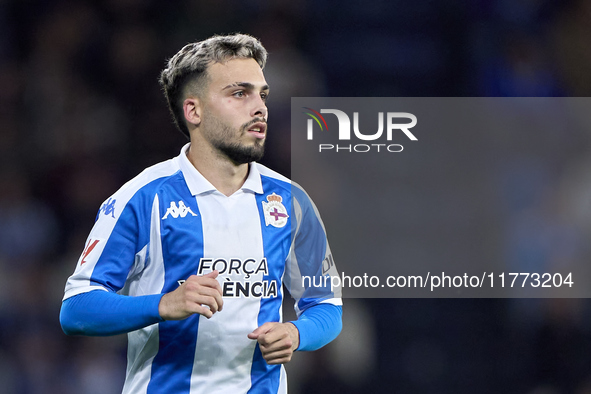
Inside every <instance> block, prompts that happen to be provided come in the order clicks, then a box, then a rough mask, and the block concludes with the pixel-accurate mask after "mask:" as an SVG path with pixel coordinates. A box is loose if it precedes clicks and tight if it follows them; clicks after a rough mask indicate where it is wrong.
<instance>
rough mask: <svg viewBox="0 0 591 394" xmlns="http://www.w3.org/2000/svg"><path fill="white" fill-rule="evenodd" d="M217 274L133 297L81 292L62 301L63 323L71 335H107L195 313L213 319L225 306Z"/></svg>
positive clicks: (193, 278)
mask: <svg viewBox="0 0 591 394" xmlns="http://www.w3.org/2000/svg"><path fill="white" fill-rule="evenodd" d="M217 275H218V272H217V271H213V272H210V273H208V274H207V275H204V276H196V275H193V276H191V277H189V278H188V279H187V280H186V281H185V283H183V284H182V285H181V286H179V288H178V289H176V290H174V291H172V292H170V293H167V294H154V295H146V296H138V297H131V296H124V295H120V294H117V293H112V292H108V291H102V290H93V291H90V292H87V293H82V294H78V295H75V296H73V297H70V298H68V299H66V300H64V302H63V303H62V308H61V311H60V323H61V325H62V329H63V330H64V332H65V333H66V334H68V335H90V336H108V335H117V334H123V333H127V332H130V331H135V330H138V329H140V328H143V327H146V326H149V325H152V324H154V323H159V322H162V321H164V320H181V319H185V318H187V317H188V316H190V315H192V314H194V313H199V314H202V315H204V316H205V317H207V318H210V317H211V316H213V314H214V313H216V312H218V311H221V310H222V307H223V300H222V291H221V287H220V285H219V283H218V281H217V280H216V279H215V278H216V277H217Z"/></svg>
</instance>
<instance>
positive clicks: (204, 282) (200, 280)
mask: <svg viewBox="0 0 591 394" xmlns="http://www.w3.org/2000/svg"><path fill="white" fill-rule="evenodd" d="M218 275H219V272H218V271H213V272H210V273H208V274H206V275H203V276H197V275H191V276H190V277H189V278H188V279H187V280H186V281H185V283H183V284H182V285H180V286H179V288H178V289H176V290H174V291H171V292H170V293H167V294H165V295H164V296H162V298H161V299H160V304H159V305H158V313H160V317H161V318H163V319H164V320H183V319H186V318H187V317H189V316H191V315H193V314H195V313H198V314H200V315H203V316H205V317H207V318H208V319H209V318H210V317H212V316H213V314H214V313H216V312H218V311H221V310H222V307H223V305H224V301H223V300H222V288H221V287H220V284H219V283H218V281H217V280H216V278H217V277H218Z"/></svg>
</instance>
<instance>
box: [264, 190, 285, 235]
mask: <svg viewBox="0 0 591 394" xmlns="http://www.w3.org/2000/svg"><path fill="white" fill-rule="evenodd" d="M282 201H283V198H282V197H281V196H280V195H277V194H275V193H272V194H270V195H268V196H267V202H265V201H263V202H262V204H263V211H264V214H265V225H266V226H269V225H271V226H273V227H277V228H281V227H284V226H285V225H286V224H287V219H288V218H289V215H288V214H287V209H285V206H284V205H283V204H282Z"/></svg>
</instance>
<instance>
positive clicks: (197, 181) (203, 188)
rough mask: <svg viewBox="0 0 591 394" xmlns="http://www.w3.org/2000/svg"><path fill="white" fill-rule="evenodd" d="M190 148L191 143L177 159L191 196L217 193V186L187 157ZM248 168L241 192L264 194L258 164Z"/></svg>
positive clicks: (182, 150) (250, 165)
mask: <svg viewBox="0 0 591 394" xmlns="http://www.w3.org/2000/svg"><path fill="white" fill-rule="evenodd" d="M189 146H191V143H188V144H186V145H185V146H183V148H182V149H181V154H180V155H179V156H178V157H177V159H178V161H179V166H180V169H181V171H182V172H183V175H184V177H185V181H186V182H187V186H188V187H189V190H190V191H191V194H192V195H193V196H196V195H198V194H203V193H206V192H212V191H217V189H216V188H215V186H214V185H212V184H211V183H210V182H209V181H208V180H207V179H205V177H204V176H203V175H201V173H200V172H199V171H198V170H197V169H196V168H195V167H194V166H193V164H191V162H190V161H189V158H188V157H187V150H188V149H189ZM248 167H249V171H248V177H247V178H246V181H244V184H243V185H242V187H241V188H240V190H243V191H251V192H254V193H259V194H260V193H263V182H262V181H261V174H260V173H259V170H258V168H257V165H256V163H255V162H254V161H253V162H252V163H250V164H249V165H248Z"/></svg>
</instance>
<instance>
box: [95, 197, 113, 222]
mask: <svg viewBox="0 0 591 394" xmlns="http://www.w3.org/2000/svg"><path fill="white" fill-rule="evenodd" d="M115 202H117V200H115V199H114V198H112V197H111V198H109V199H108V200H107V201H106V202H105V203H104V204H103V205H102V206H101V209H99V213H98V214H99V215H100V214H101V213H103V214H105V216H109V215H111V217H112V218H115ZM97 219H98V217H97Z"/></svg>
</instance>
